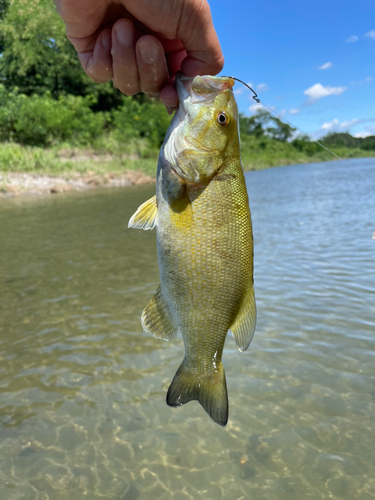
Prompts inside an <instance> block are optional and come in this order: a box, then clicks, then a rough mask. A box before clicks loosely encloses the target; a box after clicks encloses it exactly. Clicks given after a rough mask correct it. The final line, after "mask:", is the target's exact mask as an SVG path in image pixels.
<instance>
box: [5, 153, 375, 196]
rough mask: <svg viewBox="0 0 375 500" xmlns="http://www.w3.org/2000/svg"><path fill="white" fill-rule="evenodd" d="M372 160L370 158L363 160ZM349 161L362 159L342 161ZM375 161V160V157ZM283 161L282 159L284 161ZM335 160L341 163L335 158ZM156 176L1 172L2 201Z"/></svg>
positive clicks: (152, 180) (146, 180) (126, 183)
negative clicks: (3, 199)
mask: <svg viewBox="0 0 375 500" xmlns="http://www.w3.org/2000/svg"><path fill="white" fill-rule="evenodd" d="M362 158H368V159H369V158H371V157H362ZM343 159H344V160H347V161H350V160H355V159H360V158H346V159H345V158H343ZM374 159H375V158H374ZM281 161H282V160H281ZM322 161H327V160H319V159H317V158H311V161H299V162H298V163H297V162H293V161H286V162H285V163H283V164H279V165H277V166H276V165H269V166H264V165H260V166H259V168H256V167H254V166H250V165H249V166H248V168H245V169H244V171H245V172H251V171H256V170H266V169H268V168H275V167H283V166H289V165H308V164H311V163H321V162H322ZM332 161H340V160H335V159H334V158H332ZM153 183H155V177H153V176H150V175H147V174H145V173H142V172H140V171H134V170H124V171H116V172H105V173H103V172H93V171H87V172H85V173H79V172H74V171H73V172H72V171H70V172H69V173H65V174H64V173H61V174H59V175H53V174H51V173H49V172H48V173H38V174H37V173H30V172H1V171H0V199H2V198H14V197H17V196H24V195H48V194H59V193H69V192H72V191H84V190H87V189H94V188H104V187H108V188H111V187H121V186H137V185H140V184H153Z"/></svg>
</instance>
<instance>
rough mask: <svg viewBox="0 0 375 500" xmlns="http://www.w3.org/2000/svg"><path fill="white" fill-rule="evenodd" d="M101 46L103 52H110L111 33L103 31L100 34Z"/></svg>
mask: <svg viewBox="0 0 375 500" xmlns="http://www.w3.org/2000/svg"><path fill="white" fill-rule="evenodd" d="M102 45H103V47H104V48H105V50H111V32H110V31H104V32H103V33H102Z"/></svg>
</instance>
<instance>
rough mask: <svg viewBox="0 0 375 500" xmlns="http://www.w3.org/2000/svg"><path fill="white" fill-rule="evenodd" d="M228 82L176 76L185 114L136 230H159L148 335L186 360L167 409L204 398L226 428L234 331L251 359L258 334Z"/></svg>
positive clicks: (134, 220)
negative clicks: (228, 345) (171, 343)
mask: <svg viewBox="0 0 375 500" xmlns="http://www.w3.org/2000/svg"><path fill="white" fill-rule="evenodd" d="M234 83H235V82H234V80H233V79H232V78H230V77H220V76H216V77H213V76H196V77H194V78H189V77H185V76H184V75H182V74H178V75H177V77H176V83H175V85H176V89H177V93H178V98H179V107H178V110H177V111H176V113H175V115H174V117H173V119H172V122H171V124H170V127H169V128H168V131H167V133H166V136H165V139H164V143H163V145H162V146H161V149H160V154H159V159H158V168H157V178H156V195H155V196H153V197H152V198H151V199H150V200H148V201H146V202H145V203H143V204H142V205H141V206H140V207H139V208H138V210H137V211H136V212H135V213H134V215H133V216H132V217H131V219H130V221H129V227H133V228H138V229H143V230H148V229H153V228H155V227H156V242H157V256H158V265H159V273H160V285H159V287H158V288H157V290H156V294H155V295H154V297H153V298H152V300H151V301H150V303H149V304H148V305H147V307H146V308H145V309H144V311H143V313H142V317H141V323H142V327H143V329H144V331H145V332H149V333H151V334H152V335H154V336H155V337H157V338H159V339H164V340H171V339H172V338H174V337H175V335H176V334H177V333H178V332H180V333H181V335H182V338H183V342H184V347H185V356H184V358H183V362H182V364H181V366H180V367H179V369H178V370H177V372H176V374H175V376H174V378H173V380H172V383H171V385H170V387H169V389H168V393H167V398H166V401H167V404H168V405H169V406H172V407H178V406H181V405H183V404H185V403H187V402H189V401H192V400H197V401H198V402H199V403H200V404H201V405H202V407H203V408H204V410H205V411H206V412H207V413H208V415H209V416H210V417H211V419H212V420H213V421H214V422H216V423H217V424H219V425H221V426H225V425H226V424H227V421H228V411H229V404H228V392H227V385H226V379H225V372H224V367H223V363H222V355H223V348H224V343H225V340H226V337H227V333H228V331H231V332H232V334H233V337H234V339H235V342H236V344H237V347H238V349H239V350H240V351H245V350H246V349H247V348H248V346H249V344H250V342H251V340H252V338H253V335H254V331H255V324H256V304H255V296H254V280H253V233H252V224H251V213H250V207H249V200H248V194H247V190H246V184H245V178H244V174H243V169H242V164H241V158H240V137H239V117H238V108H237V104H236V100H235V97H234V93H233V86H234Z"/></svg>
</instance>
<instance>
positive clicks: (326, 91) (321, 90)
mask: <svg viewBox="0 0 375 500" xmlns="http://www.w3.org/2000/svg"><path fill="white" fill-rule="evenodd" d="M345 90H346V87H330V86H329V85H327V86H326V87H323V85H321V84H320V83H316V84H315V85H313V86H312V87H309V88H308V89H306V90H305V91H304V92H303V93H304V94H305V95H307V96H308V98H309V101H310V102H312V101H318V100H319V99H321V98H322V97H327V96H329V95H340V94H342V93H343V92H345Z"/></svg>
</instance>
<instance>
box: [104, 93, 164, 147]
mask: <svg viewBox="0 0 375 500" xmlns="http://www.w3.org/2000/svg"><path fill="white" fill-rule="evenodd" d="M170 122H171V116H170V115H168V113H167V112H166V110H165V107H164V106H163V105H162V104H161V103H159V102H155V101H146V102H144V103H143V104H139V103H138V102H137V101H136V100H134V99H132V98H129V97H124V98H123V104H122V106H121V108H120V109H118V110H116V111H114V112H113V126H114V129H115V130H114V135H115V137H116V139H117V140H119V141H122V140H124V139H131V138H138V137H139V138H146V139H148V140H149V141H150V142H151V145H152V146H156V147H160V146H161V144H162V143H163V141H164V136H165V134H166V132H167V129H168V127H169V124H170Z"/></svg>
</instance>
